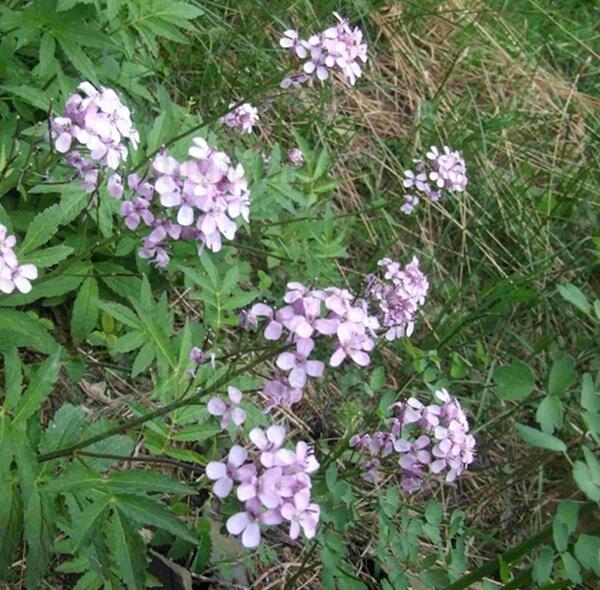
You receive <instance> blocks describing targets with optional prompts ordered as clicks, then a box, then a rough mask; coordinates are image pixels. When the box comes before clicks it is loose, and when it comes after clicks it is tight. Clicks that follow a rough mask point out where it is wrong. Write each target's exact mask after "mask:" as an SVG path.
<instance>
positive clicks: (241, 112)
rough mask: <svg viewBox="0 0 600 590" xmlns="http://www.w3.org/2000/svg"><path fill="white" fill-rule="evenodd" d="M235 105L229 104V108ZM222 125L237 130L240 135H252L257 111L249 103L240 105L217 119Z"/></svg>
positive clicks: (256, 120) (256, 119)
mask: <svg viewBox="0 0 600 590" xmlns="http://www.w3.org/2000/svg"><path fill="white" fill-rule="evenodd" d="M234 104H235V103H233V102H232V103H229V108H230V109H231V107H233V105H234ZM219 122H220V123H222V124H223V125H227V126H228V127H231V128H233V129H239V130H240V131H241V132H242V133H252V129H253V127H254V126H255V125H256V124H257V123H258V110H257V109H256V107H253V106H252V105H251V104H250V103H247V102H246V103H244V104H241V105H240V106H239V107H237V108H236V109H234V110H232V111H230V112H229V113H227V114H226V115H224V116H223V117H221V118H220V119H219Z"/></svg>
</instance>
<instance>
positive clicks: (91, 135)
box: [46, 82, 140, 192]
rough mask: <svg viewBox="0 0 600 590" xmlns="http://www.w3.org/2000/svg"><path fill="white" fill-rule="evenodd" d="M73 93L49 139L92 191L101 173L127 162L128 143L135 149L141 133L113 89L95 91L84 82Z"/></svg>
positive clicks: (85, 185) (51, 125)
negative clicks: (65, 155)
mask: <svg viewBox="0 0 600 590" xmlns="http://www.w3.org/2000/svg"><path fill="white" fill-rule="evenodd" d="M77 88H78V90H80V91H81V93H82V94H83V95H82V94H80V93H79V92H76V93H74V94H72V95H71V96H70V97H69V98H68V100H67V102H66V104H65V110H64V113H63V115H62V116H60V117H52V120H51V122H50V131H49V133H48V134H47V137H46V139H47V140H51V141H52V142H53V144H54V148H55V149H56V151H57V152H59V153H61V154H68V155H67V165H68V166H70V167H72V168H75V170H77V175H78V176H79V178H80V180H81V185H82V186H83V187H84V188H85V189H86V190H87V191H89V192H92V191H94V190H95V189H96V188H97V186H98V181H99V174H100V170H101V169H104V168H109V169H112V170H116V169H117V168H118V167H119V165H120V163H121V162H122V161H125V160H126V159H127V155H128V148H127V145H126V143H125V140H129V142H131V145H132V146H133V148H134V149H137V145H138V143H139V140H140V138H139V134H138V132H137V131H136V130H135V128H134V127H133V124H132V122H131V113H130V111H129V109H128V108H127V107H126V106H125V105H124V104H123V103H122V102H121V100H120V99H119V96H118V95H117V93H116V92H115V91H114V90H112V89H110V88H103V87H101V88H100V90H97V89H96V88H94V86H93V85H92V84H90V83H89V82H82V83H81V84H80V85H79V86H78V87H77Z"/></svg>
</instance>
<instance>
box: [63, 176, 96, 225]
mask: <svg viewBox="0 0 600 590" xmlns="http://www.w3.org/2000/svg"><path fill="white" fill-rule="evenodd" d="M89 201H90V195H89V194H88V193H87V192H86V191H85V190H84V189H82V188H80V187H78V186H77V185H75V184H71V185H69V186H68V187H67V188H66V189H65V190H64V191H63V193H62V196H61V198H60V203H59V206H60V211H61V214H62V223H63V224H64V225H68V224H69V223H71V222H72V221H73V220H75V218H76V217H77V216H78V215H79V214H80V213H81V212H82V211H83V210H84V209H85V208H86V206H87V204H88V203H89Z"/></svg>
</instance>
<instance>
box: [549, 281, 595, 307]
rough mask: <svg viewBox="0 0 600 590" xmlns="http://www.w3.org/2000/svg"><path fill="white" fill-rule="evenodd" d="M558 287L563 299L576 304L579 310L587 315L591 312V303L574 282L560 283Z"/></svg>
mask: <svg viewBox="0 0 600 590" xmlns="http://www.w3.org/2000/svg"><path fill="white" fill-rule="evenodd" d="M557 288H558V292H559V293H560V295H561V297H562V298H563V299H565V300H566V301H568V302H569V303H571V304H572V305H574V306H575V307H576V308H577V309H578V310H579V311H582V312H583V313H585V314H586V315H589V314H590V312H591V311H592V308H591V305H590V303H589V301H588V300H587V297H586V296H585V295H584V294H583V292H582V291H581V290H580V289H579V288H577V287H576V286H575V285H573V284H572V283H567V284H566V285H559V286H558V287H557Z"/></svg>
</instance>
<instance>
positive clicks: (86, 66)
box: [56, 34, 99, 86]
mask: <svg viewBox="0 0 600 590" xmlns="http://www.w3.org/2000/svg"><path fill="white" fill-rule="evenodd" d="M56 38H57V40H58V43H59V45H60V47H61V49H62V50H63V51H64V53H65V55H66V56H67V59H68V60H69V61H70V62H71V63H72V64H73V67H74V68H75V69H76V70H77V71H78V72H79V73H80V74H82V75H83V77H84V79H86V80H90V81H91V82H93V83H94V84H95V85H97V86H98V85H99V84H98V76H97V75H96V68H95V67H94V64H93V63H92V61H91V60H90V58H89V57H88V56H87V55H86V54H85V53H84V51H83V49H82V48H81V46H79V45H77V43H75V42H74V41H73V40H72V39H70V38H68V37H66V36H65V35H62V34H61V35H57V37H56Z"/></svg>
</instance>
